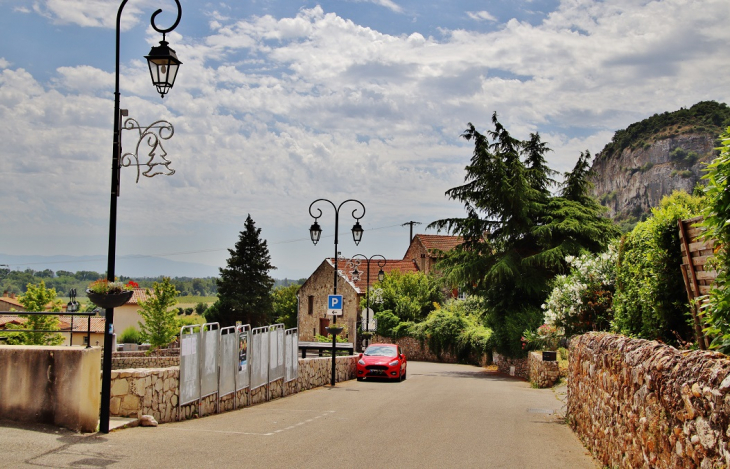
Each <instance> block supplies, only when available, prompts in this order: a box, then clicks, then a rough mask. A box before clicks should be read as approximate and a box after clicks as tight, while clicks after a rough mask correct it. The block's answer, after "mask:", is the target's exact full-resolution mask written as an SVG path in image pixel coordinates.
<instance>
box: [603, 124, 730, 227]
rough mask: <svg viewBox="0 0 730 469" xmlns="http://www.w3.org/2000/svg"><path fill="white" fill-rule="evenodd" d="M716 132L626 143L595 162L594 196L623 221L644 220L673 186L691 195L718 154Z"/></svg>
mask: <svg viewBox="0 0 730 469" xmlns="http://www.w3.org/2000/svg"><path fill="white" fill-rule="evenodd" d="M716 139H717V135H715V134H713V133H709V132H694V131H693V132H690V133H682V134H678V135H672V136H667V137H665V138H661V139H657V140H654V141H652V142H651V143H644V144H643V145H641V146H633V147H627V148H624V149H623V150H621V151H620V152H615V153H613V154H612V155H610V157H605V156H603V155H601V154H599V155H598V156H597V157H596V160H595V161H594V163H593V168H592V169H593V173H594V175H593V183H594V184H595V187H594V188H593V196H594V197H596V198H598V199H599V200H600V202H601V204H603V205H605V206H606V207H608V209H609V213H608V214H609V216H611V217H614V218H616V219H619V220H630V219H636V220H638V219H640V218H641V217H642V215H643V214H645V213H648V212H649V211H650V209H651V208H652V207H656V206H658V205H659V202H660V201H661V199H662V197H664V196H665V195H668V194H671V193H672V191H674V190H684V191H686V192H689V193H691V192H692V190H693V188H694V187H695V185H696V184H697V182H698V181H700V178H701V177H702V175H703V169H704V164H705V163H707V162H709V161H711V160H712V158H713V157H714V155H715V154H716V153H715V150H714V148H715V146H716Z"/></svg>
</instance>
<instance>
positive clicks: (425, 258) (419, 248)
mask: <svg viewBox="0 0 730 469" xmlns="http://www.w3.org/2000/svg"><path fill="white" fill-rule="evenodd" d="M403 259H404V260H407V261H411V260H412V261H413V262H415V263H416V265H417V266H418V270H420V271H421V272H425V273H428V272H431V270H432V269H433V263H434V260H433V259H432V258H431V256H430V255H429V253H428V249H426V247H425V246H424V245H423V243H421V242H420V240H419V239H418V238H417V237H414V238H413V241H411V244H410V246H408V250H407V251H406V253H405V255H404V256H403Z"/></svg>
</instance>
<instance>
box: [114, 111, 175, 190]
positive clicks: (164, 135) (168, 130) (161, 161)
mask: <svg viewBox="0 0 730 469" xmlns="http://www.w3.org/2000/svg"><path fill="white" fill-rule="evenodd" d="M122 130H137V131H138V132H139V139H138V140H137V144H136V145H135V149H134V153H124V154H123V155H122V158H121V161H120V163H121V166H124V167H129V166H135V167H136V168H137V180H136V182H137V183H139V175H140V174H142V175H143V176H146V177H148V178H151V177H155V176H157V175H159V174H163V175H165V176H172V175H173V174H175V170H174V169H172V168H170V164H171V163H172V162H171V161H170V160H168V159H167V152H166V151H165V148H164V147H163V146H162V141H163V140H169V139H170V138H172V136H173V135H174V134H175V128H174V127H173V126H172V124H170V123H169V122H167V121H165V120H158V121H156V122H154V123H152V124H150V125H148V126H147V127H142V126H141V125H139V122H137V121H136V120H135V119H133V118H131V117H129V118H127V119H126V120H125V121H124V125H123V126H122ZM143 144H146V145H147V148H149V149H150V150H149V152H148V153H147V156H146V157H144V156H143V158H146V161H143V162H142V163H140V155H139V152H140V147H142V149H143V151H144V148H145V147H144V146H143ZM133 159H134V160H133ZM142 166H144V167H146V168H147V170H146V171H144V172H142V171H141V169H140V167H142ZM163 166H164V169H163V168H162V167H163Z"/></svg>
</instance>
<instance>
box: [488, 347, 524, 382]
mask: <svg viewBox="0 0 730 469" xmlns="http://www.w3.org/2000/svg"><path fill="white" fill-rule="evenodd" d="M492 361H493V363H494V364H495V365H497V369H498V370H499V371H500V372H501V373H506V374H508V375H512V376H517V377H519V378H522V379H526V380H528V381H529V380H530V367H529V366H528V363H527V358H510V357H505V356H503V355H500V354H498V353H497V352H494V353H493V354H492ZM512 367H514V373H513V370H512Z"/></svg>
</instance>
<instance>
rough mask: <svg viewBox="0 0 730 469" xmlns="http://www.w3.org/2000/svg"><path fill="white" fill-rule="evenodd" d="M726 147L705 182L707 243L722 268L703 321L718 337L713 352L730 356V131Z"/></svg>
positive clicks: (719, 270) (724, 135)
mask: <svg viewBox="0 0 730 469" xmlns="http://www.w3.org/2000/svg"><path fill="white" fill-rule="evenodd" d="M720 139H721V141H722V146H721V147H720V150H721V152H720V156H718V157H717V158H715V159H714V160H713V161H712V163H710V165H709V166H708V167H707V173H706V174H705V175H704V176H703V179H705V180H707V187H706V189H705V194H706V197H707V206H706V207H705V209H704V210H703V211H702V215H704V221H703V223H702V224H703V226H704V227H705V228H707V230H706V231H705V239H714V240H715V258H716V261H715V262H716V263H717V264H718V267H719V268H718V269H717V270H718V276H717V279H716V280H715V286H714V288H712V290H711V291H710V297H709V304H708V306H707V308H706V309H705V313H704V317H703V320H704V322H705V325H706V326H707V328H706V329H705V331H706V332H707V334H708V335H709V336H714V338H713V340H712V342H711V344H710V348H714V349H718V350H719V351H721V352H723V353H730V288H728V287H729V286H730V276H729V275H728V266H730V251H728V246H729V245H730V244H729V243H730V225H729V224H728V222H727V220H730V191H728V178H730V127H728V128H727V130H726V131H725V133H724V134H722V135H721V136H720Z"/></svg>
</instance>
